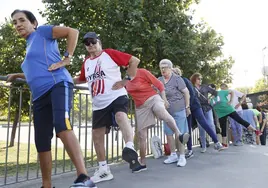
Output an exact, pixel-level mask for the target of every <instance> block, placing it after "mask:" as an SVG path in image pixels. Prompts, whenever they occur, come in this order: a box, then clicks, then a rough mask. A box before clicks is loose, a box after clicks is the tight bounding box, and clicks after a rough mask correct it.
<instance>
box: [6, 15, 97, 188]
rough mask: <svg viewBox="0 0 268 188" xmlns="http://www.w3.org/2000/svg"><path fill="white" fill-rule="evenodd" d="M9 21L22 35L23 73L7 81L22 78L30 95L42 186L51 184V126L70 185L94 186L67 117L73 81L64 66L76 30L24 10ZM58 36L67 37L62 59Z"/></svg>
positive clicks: (70, 105)
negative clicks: (72, 174)
mask: <svg viewBox="0 0 268 188" xmlns="http://www.w3.org/2000/svg"><path fill="white" fill-rule="evenodd" d="M11 17H12V21H13V24H14V26H15V29H16V30H17V32H18V34H19V35H20V37H22V38H24V39H26V41H27V47H26V56H25V59H24V61H23V63H22V65H21V68H22V71H23V73H14V74H9V75H8V80H7V81H13V80H15V79H16V78H23V79H26V81H27V83H28V85H29V87H30V89H31V92H32V96H33V115H34V129H35V145H36V149H37V151H38V154H39V158H40V167H41V172H42V183H43V186H42V187H43V188H51V171H52V157H51V139H52V137H53V129H54V128H55V131H56V134H57V137H59V138H60V139H61V141H62V142H63V144H64V147H65V149H66V150H67V152H68V154H69V156H70V158H71V160H72V162H73V163H74V165H75V167H76V170H77V175H78V177H77V179H76V180H75V182H74V184H73V185H72V186H71V187H96V186H95V185H94V183H93V182H92V181H91V180H90V178H89V177H88V176H87V171H86V168H85V165H84V160H83V156H82V152H81V150H80V145H79V142H78V140H77V138H76V136H75V134H74V132H73V130H72V126H71V124H70V121H69V116H70V109H71V108H72V97H73V81H72V78H71V75H70V74H69V72H68V71H67V69H66V68H65V67H64V66H65V65H69V64H70V60H71V57H72V55H73V53H74V50H75V47H76V43H77V39H78V33H79V32H78V31H77V30H75V29H72V28H68V27H59V26H51V25H46V26H39V27H37V25H38V22H37V20H36V18H35V16H34V15H33V14H32V13H31V12H30V11H27V10H15V11H14V12H13V13H12V14H11ZM58 38H66V39H67V47H66V52H65V53H64V59H62V58H61V56H60V53H59V49H58V43H57V40H56V39H58Z"/></svg>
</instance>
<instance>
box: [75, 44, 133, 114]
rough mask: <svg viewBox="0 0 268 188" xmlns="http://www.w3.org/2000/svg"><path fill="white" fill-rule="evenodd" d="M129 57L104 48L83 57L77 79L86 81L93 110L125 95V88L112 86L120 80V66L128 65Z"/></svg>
mask: <svg viewBox="0 0 268 188" xmlns="http://www.w3.org/2000/svg"><path fill="white" fill-rule="evenodd" d="M130 58H131V55H130V54H127V53H123V52H120V51H117V50H113V49H105V50H103V51H102V53H101V54H100V55H99V56H97V57H95V58H92V59H91V58H89V57H88V58H86V59H85V61H84V63H83V65H82V68H81V74H80V77H79V80H81V81H87V83H88V88H89V91H90V92H91V94H92V103H93V111H95V110H101V109H104V108H106V107H107V106H109V105H110V104H111V103H112V102H113V101H114V100H115V99H117V98H118V97H120V96H122V95H127V91H126V89H125V88H122V89H119V90H112V86H113V85H114V83H116V82H117V81H120V80H122V77H121V72H120V66H128V63H129V60H130Z"/></svg>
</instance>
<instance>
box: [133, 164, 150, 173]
mask: <svg viewBox="0 0 268 188" xmlns="http://www.w3.org/2000/svg"><path fill="white" fill-rule="evenodd" d="M145 170H147V167H146V165H140V166H138V167H137V168H134V169H132V173H138V172H142V171H145Z"/></svg>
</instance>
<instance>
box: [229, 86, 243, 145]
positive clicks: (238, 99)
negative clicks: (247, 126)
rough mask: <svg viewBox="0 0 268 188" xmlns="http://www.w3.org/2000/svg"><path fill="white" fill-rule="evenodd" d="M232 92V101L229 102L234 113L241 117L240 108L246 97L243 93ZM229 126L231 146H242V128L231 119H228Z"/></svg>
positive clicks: (241, 110) (241, 111)
mask: <svg viewBox="0 0 268 188" xmlns="http://www.w3.org/2000/svg"><path fill="white" fill-rule="evenodd" d="M232 91H233V100H232V101H231V105H232V106H233V107H234V108H235V110H236V112H237V113H238V114H239V116H240V117H242V116H243V109H242V107H241V104H242V103H243V102H244V101H245V100H246V95H245V94H244V93H241V92H240V91H237V90H232ZM229 121H230V126H231V130H232V136H233V139H234V140H233V144H234V146H242V145H243V142H242V135H243V129H242V126H241V125H240V124H239V123H238V122H236V121H234V120H233V119H232V118H229Z"/></svg>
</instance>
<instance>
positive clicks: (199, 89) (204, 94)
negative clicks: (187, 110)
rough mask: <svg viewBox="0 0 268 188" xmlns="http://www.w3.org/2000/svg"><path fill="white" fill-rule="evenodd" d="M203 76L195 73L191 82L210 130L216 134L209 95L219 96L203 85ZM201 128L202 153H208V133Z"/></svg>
mask: <svg viewBox="0 0 268 188" xmlns="http://www.w3.org/2000/svg"><path fill="white" fill-rule="evenodd" d="M202 79H203V78H202V75H201V74H200V73H195V74H193V75H192V76H191V78H190V80H191V82H192V84H193V85H194V86H195V90H196V94H197V96H198V99H199V101H200V104H201V107H202V110H203V112H204V115H205V118H206V120H207V122H208V124H209V126H210V128H211V129H212V130H213V133H215V134H216V126H215V124H214V119H213V110H212V106H211V105H210V104H209V102H208V101H209V99H208V95H209V94H211V95H213V96H217V91H216V90H214V89H212V88H211V87H209V85H205V84H202ZM198 127H199V133H200V140H201V145H202V150H201V153H205V152H206V131H205V130H204V129H203V128H202V126H200V124H199V125H198Z"/></svg>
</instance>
